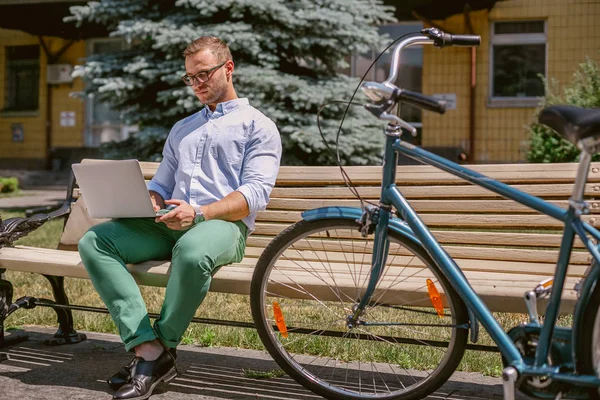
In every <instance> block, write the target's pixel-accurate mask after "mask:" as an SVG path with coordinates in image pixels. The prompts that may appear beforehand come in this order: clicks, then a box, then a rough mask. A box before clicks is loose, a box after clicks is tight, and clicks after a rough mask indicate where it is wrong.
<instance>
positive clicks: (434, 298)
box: [427, 279, 444, 317]
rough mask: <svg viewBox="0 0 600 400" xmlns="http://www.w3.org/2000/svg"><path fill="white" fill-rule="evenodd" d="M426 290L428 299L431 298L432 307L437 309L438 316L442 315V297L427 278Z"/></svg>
mask: <svg viewBox="0 0 600 400" xmlns="http://www.w3.org/2000/svg"><path fill="white" fill-rule="evenodd" d="M427 292H428V293H429V299H430V300H431V304H433V308H435V311H437V314H438V316H440V317H443V316H444V305H443V304H442V297H441V296H440V292H438V290H437V288H436V287H435V284H434V283H433V281H432V280H431V279H427Z"/></svg>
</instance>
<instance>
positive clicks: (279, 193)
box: [0, 163, 600, 331]
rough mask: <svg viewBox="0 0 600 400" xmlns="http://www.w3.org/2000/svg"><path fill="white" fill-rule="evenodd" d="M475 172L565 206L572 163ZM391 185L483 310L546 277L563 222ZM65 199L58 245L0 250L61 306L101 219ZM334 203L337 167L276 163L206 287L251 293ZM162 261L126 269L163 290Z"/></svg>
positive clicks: (416, 183)
mask: <svg viewBox="0 0 600 400" xmlns="http://www.w3.org/2000/svg"><path fill="white" fill-rule="evenodd" d="M157 167H158V164H157V163H142V169H143V172H144V176H145V178H146V179H150V178H151V177H152V176H153V174H154V173H155V171H156V168H157ZM473 169H474V170H476V171H478V172H481V173H483V174H486V175H488V176H490V177H492V178H495V179H498V180H500V181H503V182H505V183H508V184H510V185H514V186H515V187H518V188H520V189H523V190H525V191H526V192H528V193H530V194H533V195H536V196H539V197H542V198H544V199H548V200H550V201H552V202H553V203H555V204H558V205H560V206H561V207H566V206H567V202H568V198H569V197H570V194H571V190H572V187H573V181H574V177H575V173H576V169H577V165H576V164H510V165H508V164H503V165H476V166H474V167H473ZM346 171H347V173H348V175H349V176H350V178H351V179H352V181H353V182H354V184H355V185H356V186H357V187H358V191H359V193H360V194H361V195H362V196H363V197H364V198H367V199H377V198H378V196H379V194H380V187H379V186H378V185H379V183H380V179H381V168H380V167H376V166H373V167H370V166H369V167H347V168H346ZM599 171H600V163H594V164H592V166H591V172H590V176H589V179H588V183H587V185H586V188H585V196H586V198H587V200H588V202H589V204H590V211H591V213H590V214H589V215H586V216H584V217H583V218H584V219H585V220H586V221H588V222H589V223H591V224H592V225H593V226H595V227H599V225H600V221H599V219H598V217H599V215H598V213H600V202H598V201H596V200H595V197H596V196H597V195H598V194H600V172H599ZM397 183H398V186H399V187H400V188H401V190H402V192H403V193H404V194H405V195H406V197H407V198H408V199H409V200H410V202H411V203H412V205H413V207H414V208H415V209H416V210H417V211H418V212H419V213H420V215H421V217H422V219H423V220H424V221H425V222H426V223H427V224H428V225H429V226H430V227H431V229H432V231H433V232H434V234H435V236H436V237H437V239H438V240H439V241H440V242H441V243H442V244H443V245H444V246H445V248H446V250H447V251H448V253H450V254H451V255H452V256H453V257H454V258H455V259H456V261H457V262H458V264H459V266H460V267H461V268H462V270H463V271H464V272H465V274H466V276H467V277H468V279H469V281H470V283H471V285H472V286H473V287H474V288H475V290H476V291H477V292H478V293H479V294H480V295H481V297H482V298H483V300H484V301H485V302H486V304H487V305H488V307H489V308H490V309H491V310H492V311H505V312H525V305H524V301H523V294H524V292H525V291H526V290H531V289H533V288H534V287H535V286H536V285H537V284H538V283H539V282H540V281H542V280H544V279H546V278H549V277H551V276H552V275H553V272H554V268H555V262H556V259H557V254H558V247H559V246H560V239H561V234H560V231H559V230H560V228H561V225H560V222H559V221H556V220H554V219H552V218H550V217H546V216H542V215H539V214H538V213H536V212H531V211H530V210H528V209H526V208H525V207H523V206H521V205H519V204H517V203H515V202H513V201H509V200H505V199H503V198H501V197H499V196H497V195H495V194H494V193H492V192H489V191H487V190H485V189H482V188H479V187H475V186H473V185H470V184H468V183H465V182H463V181H461V180H459V179H458V178H455V177H453V176H451V175H449V174H447V173H445V172H441V171H439V170H437V169H435V168H433V167H429V166H400V167H399V168H398V175H397ZM69 190H70V193H71V189H69ZM70 201H71V202H73V203H71V204H72V207H71V212H70V214H69V215H68V218H67V221H66V224H65V229H64V231H63V234H62V237H61V240H60V245H59V248H58V249H56V250H52V249H41V248H32V247H24V246H16V247H5V248H2V249H0V271H1V269H6V270H14V271H24V272H32V273H38V274H44V275H45V276H47V277H48V275H51V276H52V277H49V279H51V283H52V284H53V289H54V294H55V300H56V302H57V303H59V304H68V299H67V298H66V295H65V294H64V290H63V288H62V285H63V281H62V277H74V278H84V279H85V278H88V276H87V274H86V271H85V269H84V267H83V265H82V263H81V259H80V257H79V254H78V253H77V251H75V250H76V247H77V242H78V240H79V238H80V237H81V236H82V235H83V233H85V231H87V229H88V228H89V227H90V226H91V225H92V224H94V223H97V222H99V221H98V220H93V219H92V218H90V217H89V216H88V215H87V213H86V211H85V206H84V204H83V202H82V201H81V199H79V192H78V190H77V189H73V190H72V198H71V200H70ZM331 205H344V206H359V202H358V200H356V199H355V198H354V196H353V195H352V193H351V192H350V191H349V190H348V188H347V187H345V185H344V183H343V180H342V178H341V174H340V171H339V168H337V167H281V170H280V173H279V176H278V179H277V183H276V187H275V188H274V190H273V192H272V195H271V201H270V203H269V206H268V209H267V210H266V211H263V212H261V213H259V215H258V218H257V224H256V231H255V232H254V234H252V235H251V236H250V237H249V238H248V242H247V250H246V256H245V258H244V259H243V261H242V262H240V263H239V264H234V265H229V266H225V267H223V268H221V269H220V270H219V271H218V272H217V273H216V274H215V276H214V279H213V281H212V285H211V290H212V291H217V292H226V293H238V294H249V287H250V280H251V277H252V273H253V270H254V266H255V263H256V261H257V259H258V257H259V256H260V254H261V252H262V251H263V249H264V248H265V246H266V245H267V244H268V243H269V242H270V241H271V240H272V239H273V237H274V236H275V235H277V234H278V233H279V232H281V231H282V230H283V229H285V228H286V227H288V226H289V225H290V224H292V223H294V222H296V221H298V220H300V218H301V212H302V211H303V210H307V209H312V208H316V207H322V206H331ZM575 246H576V247H575V251H574V252H573V255H572V257H571V267H570V268H569V276H568V279H567V283H566V287H565V291H564V297H565V302H564V307H563V311H566V312H568V311H570V310H571V309H572V307H573V305H574V301H575V299H576V293H575V291H574V290H573V288H574V285H575V283H576V282H577V281H578V280H579V279H580V278H581V277H582V276H583V274H584V272H585V270H586V269H587V266H588V265H589V264H590V261H591V259H590V256H589V255H588V253H587V252H585V251H584V249H583V245H582V243H581V242H580V241H579V240H577V241H576V243H575ZM169 266H170V263H169V262H164V261H148V262H144V263H141V264H137V265H131V266H129V268H130V270H131V273H132V274H133V276H134V277H135V279H136V280H137V282H138V283H139V284H140V285H149V286H166V283H167V280H168V277H169ZM0 289H1V287H0ZM32 295H35V294H32ZM0 308H1V307H0ZM62 310H63V311H64V309H62ZM59 319H60V315H59ZM59 322H61V321H59ZM69 324H71V326H70V329H72V316H71V314H70V311H68V312H67V314H66V316H64V315H63V317H62V322H61V329H62V330H63V331H65V330H68V329H69V326H68V325H69Z"/></svg>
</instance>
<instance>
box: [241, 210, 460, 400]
mask: <svg viewBox="0 0 600 400" xmlns="http://www.w3.org/2000/svg"><path fill="white" fill-rule="evenodd" d="M358 228H359V225H358V224H357V223H356V222H355V221H352V220H347V219H328V220H317V221H300V222H298V223H296V224H294V225H292V226H291V227H289V228H288V229H286V230H285V231H283V232H282V233H280V234H279V235H278V236H277V237H276V238H275V239H274V240H273V241H272V242H271V243H270V244H269V245H268V246H267V248H266V249H265V251H264V252H263V254H262V255H261V257H260V259H259V261H258V263H257V266H256V270H255V272H254V277H253V279H252V285H251V294H250V295H251V307H252V315H253V318H254V323H255V325H256V328H257V330H258V333H259V336H260V338H261V340H262V342H263V343H264V345H265V347H266V349H267V350H268V351H269V353H270V354H271V356H272V357H273V358H274V359H275V361H276V362H277V363H278V364H279V366H280V367H281V368H282V369H283V370H285V372H287V373H288V374H289V375H290V376H291V377H292V378H294V379H295V380H296V381H297V382H299V383H300V384H302V385H303V386H305V387H306V388H308V389H309V390H311V391H313V392H314V393H317V394H319V395H321V396H324V397H326V398H329V399H364V398H377V399H420V398H423V397H425V396H427V395H428V394H430V393H431V392H433V391H434V390H435V389H437V388H438V387H439V386H440V385H442V384H443V383H444V382H445V381H446V380H447V379H448V377H449V376H450V375H451V374H452V372H453V371H454V370H455V369H456V367H457V365H458V363H459V362H460V360H461V358H462V356H463V354H464V350H465V346H466V342H467V335H468V314H467V310H466V307H465V305H464V303H463V302H462V300H461V299H460V298H459V297H458V295H457V294H456V292H455V291H454V290H453V289H452V287H451V286H450V284H449V283H448V281H447V280H446V279H445V277H444V276H443V274H442V273H441V272H440V270H439V268H438V266H437V265H436V264H435V262H434V261H433V260H432V259H431V258H430V257H429V256H428V255H427V253H426V252H425V251H424V250H423V248H422V247H421V246H419V245H416V244H415V243H413V242H412V241H410V240H408V239H406V238H405V237H403V236H402V235H401V234H398V233H396V232H393V231H391V230H390V231H389V233H388V235H389V240H390V246H389V251H388V257H387V261H386V264H385V266H384V268H383V272H382V275H381V278H380V279H379V282H378V284H377V287H376V289H375V292H374V294H373V295H372V297H371V299H370V301H369V304H368V306H367V308H366V309H365V310H364V312H363V313H362V314H361V315H360V318H359V319H358V321H356V322H355V323H349V316H351V315H352V313H353V311H354V310H356V308H355V307H356V305H357V304H358V302H359V301H360V299H361V296H362V294H363V293H364V291H365V289H366V287H367V283H368V280H369V274H370V269H371V258H372V249H373V236H372V235H369V236H368V237H366V238H364V237H362V236H361V234H360V232H359V230H358Z"/></svg>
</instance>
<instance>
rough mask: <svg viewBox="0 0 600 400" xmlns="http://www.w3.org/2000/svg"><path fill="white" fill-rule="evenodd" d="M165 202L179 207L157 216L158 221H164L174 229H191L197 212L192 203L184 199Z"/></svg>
mask: <svg viewBox="0 0 600 400" xmlns="http://www.w3.org/2000/svg"><path fill="white" fill-rule="evenodd" d="M165 204H167V205H176V206H177V207H176V208H174V209H172V210H171V211H169V212H168V213H166V214H165V215H163V216H160V217H156V222H162V223H164V224H165V225H167V227H168V228H169V229H172V230H174V231H181V230H185V229H189V228H190V227H191V226H192V224H193V223H194V217H196V212H195V211H194V208H193V207H192V206H191V205H189V204H188V203H186V202H185V201H183V200H165Z"/></svg>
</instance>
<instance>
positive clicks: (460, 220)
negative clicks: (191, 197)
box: [256, 210, 600, 229]
mask: <svg viewBox="0 0 600 400" xmlns="http://www.w3.org/2000/svg"><path fill="white" fill-rule="evenodd" d="M300 214H301V213H300V212H298V211H282V210H266V211H261V212H259V213H258V215H257V218H256V220H257V221H261V222H286V223H294V222H297V221H299V220H300V219H301V215H300ZM420 217H421V219H422V220H423V221H424V222H425V224H427V225H428V226H430V227H457V226H460V227H471V228H519V229H522V228H561V227H562V223H561V222H560V221H558V220H555V219H554V218H551V217H548V216H545V215H537V214H536V215H516V214H504V215H494V214H481V215H480V214H471V215H467V214H421V215H420ZM582 219H583V220H584V221H586V222H588V223H590V224H591V225H592V226H594V227H598V226H600V224H599V223H598V220H597V218H595V217H593V216H591V217H590V216H589V215H584V216H583V217H582Z"/></svg>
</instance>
